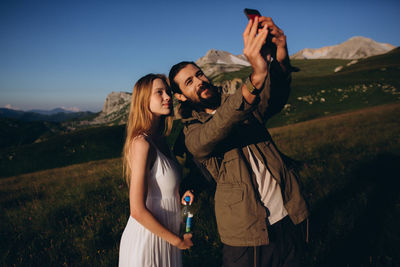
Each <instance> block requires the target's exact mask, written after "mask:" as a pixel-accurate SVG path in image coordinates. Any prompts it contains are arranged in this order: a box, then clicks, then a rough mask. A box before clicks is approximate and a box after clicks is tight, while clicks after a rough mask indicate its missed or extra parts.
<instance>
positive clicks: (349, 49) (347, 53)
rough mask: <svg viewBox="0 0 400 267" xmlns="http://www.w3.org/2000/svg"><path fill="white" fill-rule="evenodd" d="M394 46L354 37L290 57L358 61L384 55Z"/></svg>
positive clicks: (306, 49) (301, 51) (304, 50)
mask: <svg viewBox="0 0 400 267" xmlns="http://www.w3.org/2000/svg"><path fill="white" fill-rule="evenodd" d="M394 48H395V46H393V45H391V44H386V43H378V42H376V41H374V40H372V39H370V38H366V37H362V36H354V37H352V38H350V39H348V40H347V41H345V42H343V43H341V44H338V45H333V46H325V47H322V48H316V49H312V48H305V49H303V50H300V51H299V52H297V53H295V54H294V55H292V56H291V58H292V59H321V58H338V59H360V58H364V57H370V56H376V55H380V54H384V53H387V52H389V51H390V50H392V49H394Z"/></svg>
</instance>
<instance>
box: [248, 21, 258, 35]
mask: <svg viewBox="0 0 400 267" xmlns="http://www.w3.org/2000/svg"><path fill="white" fill-rule="evenodd" d="M257 29H258V17H255V18H254V21H253V25H251V28H250V35H249V36H250V37H254V36H256V34H257Z"/></svg>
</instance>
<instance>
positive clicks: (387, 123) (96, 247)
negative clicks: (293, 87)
mask: <svg viewBox="0 0 400 267" xmlns="http://www.w3.org/2000/svg"><path fill="white" fill-rule="evenodd" d="M398 114H400V104H393V105H385V106H380V107H372V108H368V109H364V110H360V111H357V112H351V113H348V114H343V115H338V116H330V117H326V118H320V119H317V120H312V121H308V122H302V123H298V124H294V125H289V126H284V127H279V128H275V129H272V131H271V134H272V135H273V138H274V140H275V141H276V143H277V145H278V147H279V148H281V150H282V151H283V152H285V153H286V154H287V155H289V156H291V157H293V158H295V159H297V160H298V161H299V162H301V163H302V166H303V167H302V171H301V182H302V184H303V187H304V189H305V193H306V197H307V199H308V201H309V203H310V208H311V214H312V217H311V220H310V226H311V227H310V231H311V234H310V236H311V241H310V243H309V245H308V250H307V254H306V257H305V262H304V266H310V267H313V266H398V265H399V264H400V256H399V254H398V249H399V243H398V237H399V236H400V229H399V227H398V225H399V223H400V198H399V194H398V187H399V186H400V184H399V179H397V176H396V173H397V172H398V171H397V167H398V165H399V164H400V140H399V136H400V117H399V116H398ZM121 168H122V166H121V160H120V159H119V158H118V159H111V160H101V161H94V162H88V163H84V164H76V165H71V166H68V167H63V168H58V169H52V170H45V171H40V172H35V173H30V174H24V175H19V176H15V177H9V178H3V179H0V203H1V205H0V236H1V237H2V242H3V244H4V246H1V247H0V255H1V263H2V265H3V266H12V265H13V264H14V263H16V262H24V263H27V264H28V263H29V265H32V266H60V262H61V263H63V264H64V265H66V266H85V265H87V266H116V265H117V261H118V249H119V247H118V246H119V241H120V238H121V234H122V231H123V229H124V227H125V224H126V221H127V218H128V216H129V202H128V189H127V187H126V185H125V183H124V181H123V178H122V170H121ZM197 179H198V177H197ZM184 181H185V180H184ZM195 189H196V188H195ZM212 205H213V194H212V190H209V191H204V192H198V193H197V194H196V201H195V204H194V207H195V209H196V221H195V224H194V243H195V246H196V247H195V249H192V250H191V251H185V252H184V253H183V254H184V256H183V257H184V258H183V259H184V266H209V267H214V266H221V257H222V255H221V251H222V244H221V243H220V241H219V238H218V235H217V230H216V225H215V218H214V217H213V216H214V215H213V213H212V210H213V207H212ZM371 229H374V231H371ZM22 248H23V249H22Z"/></svg>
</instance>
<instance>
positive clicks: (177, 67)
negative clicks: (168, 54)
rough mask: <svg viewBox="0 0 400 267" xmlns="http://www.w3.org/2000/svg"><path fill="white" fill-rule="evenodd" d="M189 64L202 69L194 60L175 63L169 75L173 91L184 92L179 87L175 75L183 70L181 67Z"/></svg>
mask: <svg viewBox="0 0 400 267" xmlns="http://www.w3.org/2000/svg"><path fill="white" fill-rule="evenodd" d="M189 64H192V65H194V66H195V67H197V68H199V69H200V67H199V66H197V64H196V63H194V62H193V61H182V62H179V63H178V64H175V65H173V66H172V68H171V70H170V71H169V75H168V78H169V83H170V86H171V89H172V92H174V93H178V94H182V91H181V89H180V88H179V85H178V84H177V83H176V82H175V80H174V79H175V76H176V75H177V74H178V73H179V72H180V71H181V69H183V68H184V67H186V66H187V65H189Z"/></svg>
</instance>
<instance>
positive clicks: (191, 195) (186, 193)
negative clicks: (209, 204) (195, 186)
mask: <svg viewBox="0 0 400 267" xmlns="http://www.w3.org/2000/svg"><path fill="white" fill-rule="evenodd" d="M187 196H189V197H190V202H189V205H192V203H193V200H194V195H193V191H192V190H187V191H186V192H185V193H184V194H183V196H182V199H181V203H182V205H186V201H185V197H187Z"/></svg>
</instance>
